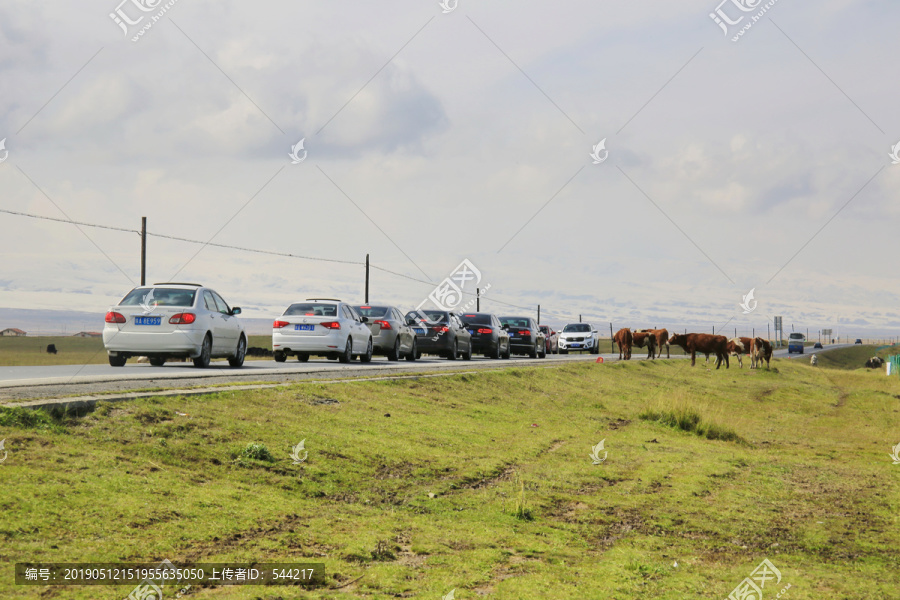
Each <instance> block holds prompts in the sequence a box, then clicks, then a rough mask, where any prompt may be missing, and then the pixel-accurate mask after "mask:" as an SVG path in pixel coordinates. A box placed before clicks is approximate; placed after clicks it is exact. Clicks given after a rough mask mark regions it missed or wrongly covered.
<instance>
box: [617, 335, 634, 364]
mask: <svg viewBox="0 0 900 600" xmlns="http://www.w3.org/2000/svg"><path fill="white" fill-rule="evenodd" d="M613 341H614V342H615V343H616V344H617V345H618V346H619V360H622V356H623V355H624V356H625V360H631V343H632V342H633V341H634V338H633V337H632V334H631V330H630V329H628V328H627V327H623V328H622V329H620V330H618V331H617V332H616V335H615V337H613Z"/></svg>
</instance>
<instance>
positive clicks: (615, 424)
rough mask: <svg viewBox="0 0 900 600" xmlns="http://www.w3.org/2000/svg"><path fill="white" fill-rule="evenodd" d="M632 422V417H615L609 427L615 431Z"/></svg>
mask: <svg viewBox="0 0 900 600" xmlns="http://www.w3.org/2000/svg"><path fill="white" fill-rule="evenodd" d="M630 424H631V419H613V420H612V421H610V422H609V428H610V429H612V430H613V431H615V430H616V429H621V428H622V427H626V426H628V425H630Z"/></svg>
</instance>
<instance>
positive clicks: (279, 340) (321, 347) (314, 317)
mask: <svg viewBox="0 0 900 600" xmlns="http://www.w3.org/2000/svg"><path fill="white" fill-rule="evenodd" d="M366 320H367V319H366V318H365V317H361V316H360V315H359V314H358V313H357V312H356V309H354V308H353V307H352V306H351V305H349V304H347V303H346V302H342V301H340V300H335V299H327V298H325V299H317V298H311V299H308V300H307V301H306V302H295V303H294V304H291V305H290V306H288V307H287V308H286V309H285V311H284V313H283V314H282V315H281V316H280V317H278V318H277V319H275V322H273V323H272V354H273V358H275V362H284V361H285V360H287V357H288V356H292V355H293V356H296V357H297V360H299V361H300V362H306V361H308V360H309V357H310V356H324V357H326V358H328V359H329V360H340V361H341V362H342V363H348V362H350V361H351V360H353V357H354V356H359V360H360V362H364V363H367V362H370V361H371V360H372V352H373V351H374V343H373V341H372V332H371V331H369V328H368V327H367V326H366Z"/></svg>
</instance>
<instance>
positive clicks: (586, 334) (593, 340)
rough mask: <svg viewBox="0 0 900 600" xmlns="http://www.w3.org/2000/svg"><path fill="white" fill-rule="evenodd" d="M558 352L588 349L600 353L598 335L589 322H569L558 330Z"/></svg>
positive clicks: (564, 352) (565, 352) (593, 352)
mask: <svg viewBox="0 0 900 600" xmlns="http://www.w3.org/2000/svg"><path fill="white" fill-rule="evenodd" d="M558 344H559V353H560V354H568V353H569V350H579V351H582V352H583V351H585V350H588V351H590V353H591V354H600V335H599V333H598V332H597V330H596V329H594V327H593V326H592V325H591V324H590V323H569V324H568V325H566V326H565V327H563V330H562V331H560V332H559V341H558Z"/></svg>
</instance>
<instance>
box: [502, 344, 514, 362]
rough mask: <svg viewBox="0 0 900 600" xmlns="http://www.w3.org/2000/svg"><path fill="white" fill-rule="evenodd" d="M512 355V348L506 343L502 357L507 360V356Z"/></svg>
mask: <svg viewBox="0 0 900 600" xmlns="http://www.w3.org/2000/svg"><path fill="white" fill-rule="evenodd" d="M510 356H512V348H510V347H509V343H507V344H506V352H504V353H503V358H504V359H505V360H509V357H510Z"/></svg>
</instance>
